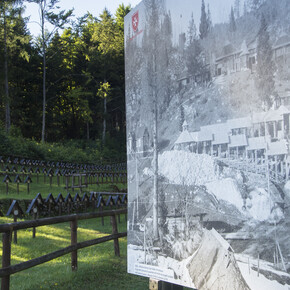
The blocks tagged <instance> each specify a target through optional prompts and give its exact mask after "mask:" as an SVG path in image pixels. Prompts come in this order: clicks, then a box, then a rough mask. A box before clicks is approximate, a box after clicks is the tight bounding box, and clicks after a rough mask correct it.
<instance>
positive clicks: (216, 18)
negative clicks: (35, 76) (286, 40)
mask: <svg viewBox="0 0 290 290" xmlns="http://www.w3.org/2000/svg"><path fill="white" fill-rule="evenodd" d="M140 2H141V0H105V1H100V0H60V2H59V4H58V5H59V6H60V8H61V9H62V10H63V9H65V10H68V9H72V8H74V15H75V17H81V16H83V15H84V14H86V13H87V12H88V11H89V12H90V13H91V14H93V16H95V17H98V16H99V15H100V14H101V12H102V11H103V9H104V8H105V7H106V8H107V9H108V10H109V11H110V12H111V13H112V14H114V13H115V12H116V10H117V8H118V6H119V5H120V4H121V3H124V4H125V5H129V4H131V7H132V8H134V7H135V6H137V5H138V4H139V3H140ZM181 2H182V4H183V5H180V3H181ZM240 2H241V11H242V10H243V9H242V7H243V0H241V1H240ZM166 3H167V6H168V7H167V8H168V10H171V15H172V16H173V18H174V17H177V18H176V19H173V21H174V20H175V21H174V22H175V23H177V22H180V26H179V28H178V27H175V30H184V29H185V27H184V26H187V25H188V19H189V18H190V15H191V13H193V14H194V18H195V23H196V25H197V26H198V23H199V18H200V7H201V0H180V2H177V0H166ZM208 4H209V7H210V11H211V16H212V21H213V23H220V22H225V21H228V19H229V14H230V9H231V6H232V5H234V0H205V5H206V9H207V5H208ZM184 7H189V9H184ZM24 15H25V16H30V23H29V24H28V28H29V30H30V32H31V33H32V35H34V36H37V35H39V34H40V26H39V24H37V23H35V22H39V13H38V6H37V5H36V4H32V3H31V4H29V3H26V12H25V14H24ZM181 15H182V18H181V17H180V16H181ZM177 20H178V21H177ZM176 33H177V31H176Z"/></svg>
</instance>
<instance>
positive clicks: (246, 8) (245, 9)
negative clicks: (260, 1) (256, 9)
mask: <svg viewBox="0 0 290 290" xmlns="http://www.w3.org/2000/svg"><path fill="white" fill-rule="evenodd" d="M247 14H248V6H247V2H246V1H245V2H244V16H246V15H247Z"/></svg>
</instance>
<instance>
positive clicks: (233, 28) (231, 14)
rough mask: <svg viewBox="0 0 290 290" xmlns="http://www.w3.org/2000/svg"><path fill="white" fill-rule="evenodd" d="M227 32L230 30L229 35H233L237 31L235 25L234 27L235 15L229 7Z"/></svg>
mask: <svg viewBox="0 0 290 290" xmlns="http://www.w3.org/2000/svg"><path fill="white" fill-rule="evenodd" d="M229 30H230V32H231V33H234V32H235V31H236V30H237V25H236V19H235V13H234V9H233V6H232V7H231V13H230V24H229Z"/></svg>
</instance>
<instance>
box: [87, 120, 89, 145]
mask: <svg viewBox="0 0 290 290" xmlns="http://www.w3.org/2000/svg"><path fill="white" fill-rule="evenodd" d="M87 140H88V141H89V140H90V123H89V122H87Z"/></svg>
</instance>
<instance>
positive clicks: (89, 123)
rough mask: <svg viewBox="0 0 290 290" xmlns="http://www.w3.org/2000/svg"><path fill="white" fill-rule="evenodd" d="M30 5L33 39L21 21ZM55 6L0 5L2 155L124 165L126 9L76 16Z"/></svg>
mask: <svg viewBox="0 0 290 290" xmlns="http://www.w3.org/2000/svg"><path fill="white" fill-rule="evenodd" d="M28 2H34V3H36V4H38V5H39V11H40V12H41V13H40V16H41V17H40V23H39V27H40V29H39V36H37V37H33V36H32V35H31V33H30V31H29V30H28V28H27V24H28V22H29V19H28V18H25V17H24V16H23V13H24V9H25V4H26V3H28ZM58 2H59V1H56V0H27V1H24V0H4V1H1V2H0V84H1V85H0V155H8V154H11V155H17V156H23V157H29V158H40V159H50V160H64V161H65V160H66V161H75V162H96V161H98V162H99V161H105V160H107V161H110V160H114V162H116V161H122V160H125V156H126V155H125V154H126V149H125V148H126V141H125V140H126V134H125V131H126V130H125V81H124V33H123V29H124V22H123V19H124V16H125V15H126V14H127V13H128V12H129V11H130V9H131V7H130V6H125V5H124V4H121V5H120V6H119V7H118V9H117V10H116V12H115V14H114V15H113V14H111V13H110V12H109V11H108V10H107V9H104V10H103V12H102V13H101V14H100V15H99V16H98V17H95V16H93V15H92V14H89V13H88V14H86V15H84V16H83V17H80V18H77V19H74V18H73V17H72V15H73V10H68V11H61V10H60V9H58V5H57V4H58ZM48 24H49V27H50V30H47V29H46V27H47V25H48Z"/></svg>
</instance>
